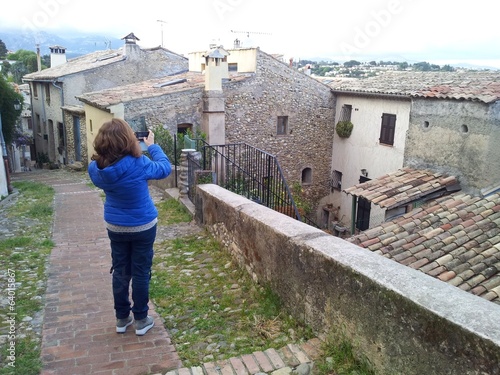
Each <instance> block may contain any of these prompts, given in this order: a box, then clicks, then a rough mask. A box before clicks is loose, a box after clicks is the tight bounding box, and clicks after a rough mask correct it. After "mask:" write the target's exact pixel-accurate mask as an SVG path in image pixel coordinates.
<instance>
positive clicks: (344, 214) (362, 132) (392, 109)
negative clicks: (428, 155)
mask: <svg viewBox="0 0 500 375" xmlns="http://www.w3.org/2000/svg"><path fill="white" fill-rule="evenodd" d="M345 104H347V105H352V114H351V121H352V123H353V124H354V128H353V130H352V134H351V136H350V137H349V138H340V137H339V136H338V135H337V134H336V133H335V136H334V140H333V155H332V169H333V170H337V171H340V172H342V189H347V188H349V187H351V186H353V185H356V184H358V183H359V178H360V175H361V169H366V170H367V171H368V178H370V179H374V178H377V177H380V176H382V175H384V174H386V173H390V172H393V171H396V170H398V169H399V168H401V167H402V166H403V158H404V147H405V139H406V133H407V130H408V126H409V119H410V104H411V103H410V101H409V100H400V99H391V98H377V97H362V96H353V95H342V94H339V95H338V96H337V108H336V119H335V124H337V122H338V121H339V117H340V115H341V113H342V106H343V105H345ZM383 113H390V114H395V115H396V130H395V135H394V145H393V146H388V145H384V144H380V143H379V137H380V126H381V123H382V114H383ZM332 200H333V204H334V206H335V207H337V206H340V211H339V219H341V222H342V224H343V225H345V226H347V227H348V228H349V227H350V223H351V205H352V196H351V195H347V194H346V193H343V192H339V191H338V190H336V191H335V192H334V193H333V199H332ZM382 221H383V214H382V213H381V211H380V210H378V209H374V208H373V205H372V217H371V218H370V226H373V225H376V224H379V223H380V222H382Z"/></svg>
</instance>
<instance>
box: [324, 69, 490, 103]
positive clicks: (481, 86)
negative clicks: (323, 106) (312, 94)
mask: <svg viewBox="0 0 500 375" xmlns="http://www.w3.org/2000/svg"><path fill="white" fill-rule="evenodd" d="M328 86H330V87H331V88H332V89H333V90H334V91H339V92H346V93H349V92H350V93H359V94H361V93H366V94H389V95H396V96H407V97H422V98H440V99H458V100H476V101H482V102H484V103H491V102H494V101H497V100H499V99H500V71H480V72H471V71H467V72H392V71H387V72H382V73H380V74H379V75H377V76H374V77H370V78H365V79H352V78H351V79H344V78H336V79H335V78H333V79H332V80H331V81H330V82H329V83H328Z"/></svg>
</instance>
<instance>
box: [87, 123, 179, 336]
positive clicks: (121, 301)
mask: <svg viewBox="0 0 500 375" xmlns="http://www.w3.org/2000/svg"><path fill="white" fill-rule="evenodd" d="M144 143H145V144H146V146H147V148H148V152H149V154H150V155H151V158H152V160H151V159H149V158H148V157H146V156H144V155H143V154H142V151H141V147H140V145H139V140H138V139H137V137H136V136H135V133H134V132H133V130H132V128H131V127H130V126H129V125H128V124H127V122H125V121H124V120H121V119H116V118H115V119H113V120H111V121H108V122H106V123H104V124H103V126H102V127H101V128H100V129H99V132H98V133H97V136H96V138H95V141H94V149H95V154H94V155H93V156H92V161H91V162H90V165H89V167H88V173H89V176H90V178H91V180H92V182H93V183H94V185H96V186H97V187H99V188H101V189H103V190H104V192H105V194H106V200H105V203H104V221H105V222H106V228H107V230H108V237H109V239H110V241H111V257H112V268H111V269H112V272H113V282H112V284H113V297H114V308H115V315H116V332H118V333H125V331H126V330H127V327H128V326H130V325H131V324H132V323H133V322H134V319H135V333H136V335H138V336H142V335H144V334H145V333H146V332H148V331H149V330H150V329H151V328H152V327H153V325H154V320H153V318H152V317H150V316H148V302H149V281H150V278H151V266H152V263H153V243H154V241H155V238H156V223H157V216H158V211H157V210H156V207H155V205H154V203H153V201H152V199H151V197H150V195H149V188H148V180H152V179H162V178H165V177H167V176H168V175H169V174H170V172H171V170H172V167H171V164H170V160H169V159H168V157H167V156H166V155H165V153H164V152H163V151H162V149H161V147H160V146H158V145H156V144H154V134H153V132H152V131H149V134H148V136H147V137H145V138H144ZM130 281H132V302H133V306H131V302H130V299H129V287H130ZM130 310H132V313H133V317H132V316H131V315H130Z"/></svg>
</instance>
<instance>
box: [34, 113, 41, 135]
mask: <svg viewBox="0 0 500 375" xmlns="http://www.w3.org/2000/svg"><path fill="white" fill-rule="evenodd" d="M35 126H36V132H37V133H42V121H41V120H40V115H39V114H38V113H36V114H35Z"/></svg>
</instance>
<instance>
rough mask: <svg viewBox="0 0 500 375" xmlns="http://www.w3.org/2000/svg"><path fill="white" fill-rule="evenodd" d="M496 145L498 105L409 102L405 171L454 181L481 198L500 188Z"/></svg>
mask: <svg viewBox="0 0 500 375" xmlns="http://www.w3.org/2000/svg"><path fill="white" fill-rule="evenodd" d="M499 144H500V103H498V102H497V103H494V104H485V103H482V102H478V101H475V102H473V101H458V100H443V99H440V100H430V99H418V98H415V99H413V102H412V111H411V117H410V127H409V131H408V138H407V142H406V150H405V166H411V167H416V168H432V169H433V170H436V171H440V172H443V173H447V174H450V175H454V176H456V177H458V178H459V181H460V185H461V187H462V190H464V191H465V192H468V193H479V192H480V191H481V190H483V189H486V190H487V189H489V188H494V186H495V184H498V176H499V175H500V147H499V146H498V145H499Z"/></svg>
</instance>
